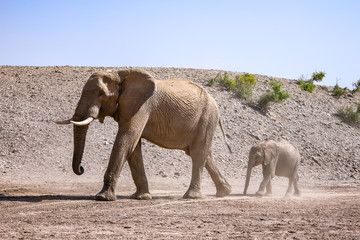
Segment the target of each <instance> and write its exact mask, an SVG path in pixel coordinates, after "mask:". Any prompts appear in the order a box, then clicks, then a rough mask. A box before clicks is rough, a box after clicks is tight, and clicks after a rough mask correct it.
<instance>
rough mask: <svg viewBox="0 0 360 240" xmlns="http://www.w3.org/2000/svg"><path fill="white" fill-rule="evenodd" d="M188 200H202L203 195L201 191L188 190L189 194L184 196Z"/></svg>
mask: <svg viewBox="0 0 360 240" xmlns="http://www.w3.org/2000/svg"><path fill="white" fill-rule="evenodd" d="M183 198H186V199H197V198H202V194H201V192H200V190H187V192H186V193H185V194H184V197H183Z"/></svg>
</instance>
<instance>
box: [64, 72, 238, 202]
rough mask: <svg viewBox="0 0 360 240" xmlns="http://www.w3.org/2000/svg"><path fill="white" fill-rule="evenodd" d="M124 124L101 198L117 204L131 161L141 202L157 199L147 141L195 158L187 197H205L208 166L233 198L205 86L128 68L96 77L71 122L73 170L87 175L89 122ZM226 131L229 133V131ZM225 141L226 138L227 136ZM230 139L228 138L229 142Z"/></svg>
mask: <svg viewBox="0 0 360 240" xmlns="http://www.w3.org/2000/svg"><path fill="white" fill-rule="evenodd" d="M106 116H111V117H113V118H114V120H115V121H117V122H118V126H119V129H118V133H117V136H116V139H115V142H114V146H113V149H112V152H111V156H110V160H109V164H108V167H107V170H106V173H105V175H104V186H103V188H102V190H101V191H100V192H99V193H98V194H97V195H96V199H97V200H116V195H115V185H116V182H117V179H118V177H119V175H120V172H121V169H122V167H123V165H124V163H125V161H128V163H129V166H130V169H131V174H132V177H133V180H134V182H135V185H136V188H137V190H136V192H135V193H134V194H133V195H132V198H135V199H151V195H150V192H149V188H148V182H147V178H146V174H145V170H144V165H143V159H142V153H141V142H140V141H141V138H145V139H147V140H148V141H150V142H152V143H155V144H157V145H159V146H161V147H164V148H169V149H181V150H184V151H185V152H186V154H188V155H189V156H190V157H191V159H192V163H193V165H192V177H191V182H190V186H189V189H188V190H187V192H186V193H185V195H184V198H200V197H202V195H201V191H200V185H201V177H202V173H203V168H204V166H205V168H206V169H207V170H208V172H209V174H210V176H211V178H212V180H213V181H214V183H215V186H216V190H217V193H216V196H218V197H222V196H226V195H229V194H230V192H231V186H230V185H229V184H228V182H227V181H226V180H225V178H224V177H223V176H222V175H221V174H220V172H219V170H218V168H217V167H216V166H215V164H214V162H213V159H212V154H211V145H212V141H213V137H214V133H215V129H216V127H217V125H218V124H220V127H221V130H222V131H223V129H222V125H221V121H220V117H219V112H218V108H217V105H216V103H215V101H214V100H213V98H212V97H211V96H210V95H209V94H208V93H207V92H206V91H205V89H204V88H202V87H201V86H199V85H197V84H195V83H193V82H190V81H187V80H182V79H169V80H163V81H160V80H155V79H154V78H153V77H152V76H151V75H149V74H148V73H147V72H146V71H142V70H135V69H131V70H122V71H118V72H98V73H94V74H93V75H92V76H91V77H90V78H89V80H88V81H87V83H86V84H85V86H84V88H83V91H82V95H81V98H80V100H79V102H78V105H77V107H76V110H75V114H74V115H73V117H72V119H71V121H70V120H68V121H62V122H57V123H60V124H67V123H70V122H72V123H73V124H74V154H73V170H74V172H75V173H76V174H78V175H81V174H82V173H83V172H84V169H83V168H82V166H81V160H82V155H83V152H84V146H85V140H86V133H87V129H88V123H86V124H85V126H78V125H81V124H80V123H81V122H82V121H84V120H85V119H87V118H89V119H90V120H92V119H98V120H99V121H100V122H103V121H104V118H105V117H106ZM223 133H224V132H223ZM224 137H225V135H224ZM225 141H226V140H225Z"/></svg>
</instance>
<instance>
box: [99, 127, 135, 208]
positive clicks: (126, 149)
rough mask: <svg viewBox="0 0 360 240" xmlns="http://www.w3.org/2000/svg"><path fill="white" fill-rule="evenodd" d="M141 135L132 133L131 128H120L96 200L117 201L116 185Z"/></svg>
mask: <svg viewBox="0 0 360 240" xmlns="http://www.w3.org/2000/svg"><path fill="white" fill-rule="evenodd" d="M139 138H140V137H139V136H136V135H135V134H133V133H131V131H129V129H124V130H121V129H119V131H118V133H117V135H116V140H115V143H114V146H113V149H112V151H111V156H110V160H109V164H108V167H107V170H106V172H105V175H104V185H103V188H102V190H101V191H100V192H99V193H98V194H97V195H96V200H102V201H115V200H116V195H115V186H116V182H117V179H118V178H119V175H120V172H121V170H122V168H123V166H124V163H125V161H126V159H128V157H129V155H131V154H132V152H133V151H134V149H135V147H136V144H137V142H138V141H139Z"/></svg>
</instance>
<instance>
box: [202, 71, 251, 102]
mask: <svg viewBox="0 0 360 240" xmlns="http://www.w3.org/2000/svg"><path fill="white" fill-rule="evenodd" d="M255 84H256V80H255V75H252V74H249V73H245V74H243V75H236V76H235V79H234V78H231V77H230V76H229V74H228V73H224V74H223V75H222V74H221V73H218V74H217V75H216V77H215V78H213V79H210V80H209V85H210V86H217V85H220V86H223V87H224V88H225V89H226V90H228V91H230V92H234V93H235V94H236V95H237V96H238V97H240V98H242V99H245V100H251V99H252V90H253V88H254V86H255Z"/></svg>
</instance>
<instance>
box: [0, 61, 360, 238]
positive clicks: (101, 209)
mask: <svg viewBox="0 0 360 240" xmlns="http://www.w3.org/2000/svg"><path fill="white" fill-rule="evenodd" d="M104 69H116V68H100V67H98V68H96V67H13V66H0V100H1V101H0V216H1V218H0V239H359V238H360V191H359V190H360V182H359V179H360V169H359V168H360V166H359V162H360V130H359V129H358V128H354V127H352V126H349V125H347V124H345V123H343V122H342V121H341V120H340V119H339V118H338V117H337V116H336V111H337V109H338V108H339V107H341V106H355V104H356V103H358V102H360V96H359V94H351V93H350V92H349V93H348V94H346V95H345V96H344V97H341V98H340V99H337V98H334V97H333V96H331V88H330V87H328V88H325V87H317V90H316V92H315V93H314V94H310V93H307V92H304V91H302V90H301V89H299V87H298V86H297V85H296V84H295V83H294V81H292V80H288V79H279V78H277V79H278V80H279V81H281V82H282V83H283V84H284V86H283V89H284V90H286V91H288V92H289V93H290V94H291V95H292V98H291V99H288V100H286V101H285V102H284V103H281V104H276V105H273V106H272V107H270V109H269V111H268V112H266V113H263V112H259V111H258V110H256V109H254V108H253V107H251V106H249V105H248V104H247V103H245V102H243V101H241V100H240V99H238V98H237V97H235V96H234V95H232V94H230V93H228V92H226V91H224V90H223V89H221V88H214V87H210V86H206V83H207V81H208V80H209V79H210V78H213V77H215V76H216V74H217V73H218V72H219V71H218V70H199V69H176V68H145V69H146V70H147V71H149V72H150V73H151V74H152V75H153V76H155V77H156V78H158V79H166V78H169V77H181V78H186V79H190V80H192V81H195V82H197V83H199V84H201V85H203V86H204V87H205V88H206V89H207V90H208V92H209V93H210V94H211V95H212V96H213V97H214V98H215V100H216V102H217V103H218V105H219V109H220V113H221V116H222V119H223V123H224V126H225V130H226V133H227V136H228V139H229V142H230V145H231V146H232V149H233V153H232V154H231V153H229V152H228V151H227V149H226V146H225V144H224V142H223V141H222V137H221V134H220V131H217V133H216V136H215V141H214V146H213V156H214V159H215V161H216V163H217V165H218V167H219V169H220V170H221V172H222V173H223V174H224V176H225V177H226V178H227V179H228V181H229V182H230V184H231V185H232V189H233V192H232V194H231V195H230V196H228V197H225V198H216V197H215V196H214V194H215V187H214V186H213V184H212V182H211V179H210V177H209V176H208V174H204V176H203V184H202V188H203V195H204V198H203V199H200V200H184V199H182V195H183V194H184V193H185V191H186V189H187V186H188V184H189V181H190V168H191V161H190V159H189V158H188V157H187V156H186V155H185V154H184V153H182V152H181V151H175V150H165V149H161V148H160V147H157V146H154V145H153V144H151V143H149V142H147V141H143V143H142V144H143V154H144V162H145V166H146V172H147V176H148V179H149V184H150V192H151V193H152V195H153V200H149V201H138V200H131V199H129V197H128V196H129V195H131V194H132V193H133V192H134V190H135V186H134V184H133V182H132V179H131V175H130V171H129V168H128V166H127V165H126V166H125V167H124V169H123V171H122V173H121V176H120V179H119V181H118V185H117V188H116V191H117V197H118V199H117V201H115V202H98V201H95V200H94V195H95V194H96V193H97V192H98V191H99V190H100V189H101V187H102V176H103V173H104V172H105V169H106V165H107V160H108V157H109V154H110V151H111V148H112V145H113V141H114V137H115V134H116V124H115V123H114V121H113V120H112V119H106V120H105V123H104V124H100V123H98V122H95V123H93V124H92V126H91V127H90V128H89V131H88V137H87V143H86V144H87V145H86V148H85V154H84V161H83V166H84V168H85V173H84V174H83V175H82V176H75V174H73V173H72V170H71V157H72V128H71V126H58V125H55V124H53V123H52V120H59V119H66V118H69V117H71V115H72V114H73V110H74V108H75V106H76V103H77V101H78V99H79V96H80V94H81V89H82V87H83V85H84V83H85V81H86V80H87V78H88V77H89V76H90V75H91V74H92V73H94V72H96V71H99V70H104ZM230 74H232V75H235V74H240V73H230ZM270 80H271V78H270V77H267V76H260V75H259V76H257V85H256V87H255V89H254V99H255V100H256V99H257V98H258V97H259V96H260V95H261V94H262V93H264V92H266V91H267V90H268V89H269V86H268V85H269V84H268V83H269V81H270ZM266 138H272V139H280V138H284V139H287V140H289V141H291V142H292V143H293V144H294V145H295V146H296V147H297V148H298V149H299V150H300V153H301V155H302V161H301V167H300V169H299V176H300V182H299V186H300V190H301V191H302V195H301V197H292V198H286V199H285V198H283V195H284V194H285V191H286V187H287V186H286V185H287V180H286V179H282V178H274V180H273V186H274V193H273V196H272V197H263V198H258V197H255V196H254V195H252V194H253V193H255V192H256V190H257V187H258V185H259V183H260V181H261V176H260V175H261V169H260V168H258V169H254V171H253V177H252V181H251V185H250V187H249V190H248V192H249V193H250V194H249V195H246V196H244V195H242V191H243V186H244V181H245V179H244V176H245V170H246V169H245V168H246V161H247V155H248V152H249V150H250V148H251V146H252V145H254V144H256V143H257V142H259V141H260V140H263V139H266Z"/></svg>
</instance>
